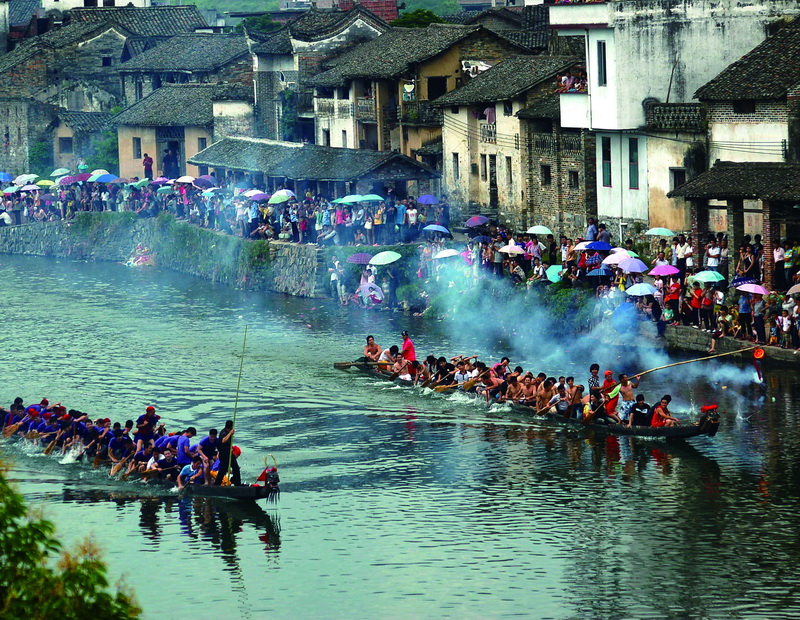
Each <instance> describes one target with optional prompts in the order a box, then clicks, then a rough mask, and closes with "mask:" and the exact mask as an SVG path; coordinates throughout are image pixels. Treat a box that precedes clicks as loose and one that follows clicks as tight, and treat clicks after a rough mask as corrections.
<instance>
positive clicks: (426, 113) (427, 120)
mask: <svg viewBox="0 0 800 620" xmlns="http://www.w3.org/2000/svg"><path fill="white" fill-rule="evenodd" d="M400 118H401V120H402V122H403V123H405V124H408V125H434V126H435V125H441V124H442V123H443V118H444V115H443V112H442V109H441V108H434V107H432V106H431V102H430V101H428V100H426V99H421V100H414V101H404V102H403V103H402V105H401V107H400Z"/></svg>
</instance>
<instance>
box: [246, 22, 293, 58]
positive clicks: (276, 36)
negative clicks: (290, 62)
mask: <svg viewBox="0 0 800 620" xmlns="http://www.w3.org/2000/svg"><path fill="white" fill-rule="evenodd" d="M250 34H251V36H252V37H253V38H256V39H257V40H259V41H260V42H258V43H256V44H255V45H254V46H253V51H254V52H255V53H256V54H279V55H287V54H291V53H292V35H291V33H290V32H289V28H288V27H286V26H284V27H283V28H281V29H280V30H276V31H275V32H271V33H268V34H261V33H250Z"/></svg>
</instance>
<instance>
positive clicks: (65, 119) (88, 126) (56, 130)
mask: <svg viewBox="0 0 800 620" xmlns="http://www.w3.org/2000/svg"><path fill="white" fill-rule="evenodd" d="M110 118H111V114H109V113H107V112H60V113H59V114H58V116H56V119H55V121H53V167H54V168H69V169H71V170H77V169H78V166H77V162H78V161H80V160H85V159H86V158H87V157H89V156H90V155H92V148H93V146H92V138H94V137H95V136H97V135H99V134H100V132H101V131H103V129H105V128H106V124H107V123H108V121H109V119H110Z"/></svg>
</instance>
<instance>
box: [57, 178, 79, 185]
mask: <svg viewBox="0 0 800 620" xmlns="http://www.w3.org/2000/svg"><path fill="white" fill-rule="evenodd" d="M77 182H78V177H61V178H60V179H59V180H58V184H59V185H72V184H73V183H77Z"/></svg>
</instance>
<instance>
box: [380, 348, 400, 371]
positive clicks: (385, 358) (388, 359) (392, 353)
mask: <svg viewBox="0 0 800 620" xmlns="http://www.w3.org/2000/svg"><path fill="white" fill-rule="evenodd" d="M399 352H400V348H399V347H398V346H397V345H396V344H393V345H392V346H391V347H389V348H388V349H384V350H383V352H382V353H381V356H380V357H379V358H378V363H379V364H386V366H387V367H388V366H390V365H392V364H394V360H395V357H396V356H397V354H398V353H399Z"/></svg>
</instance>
